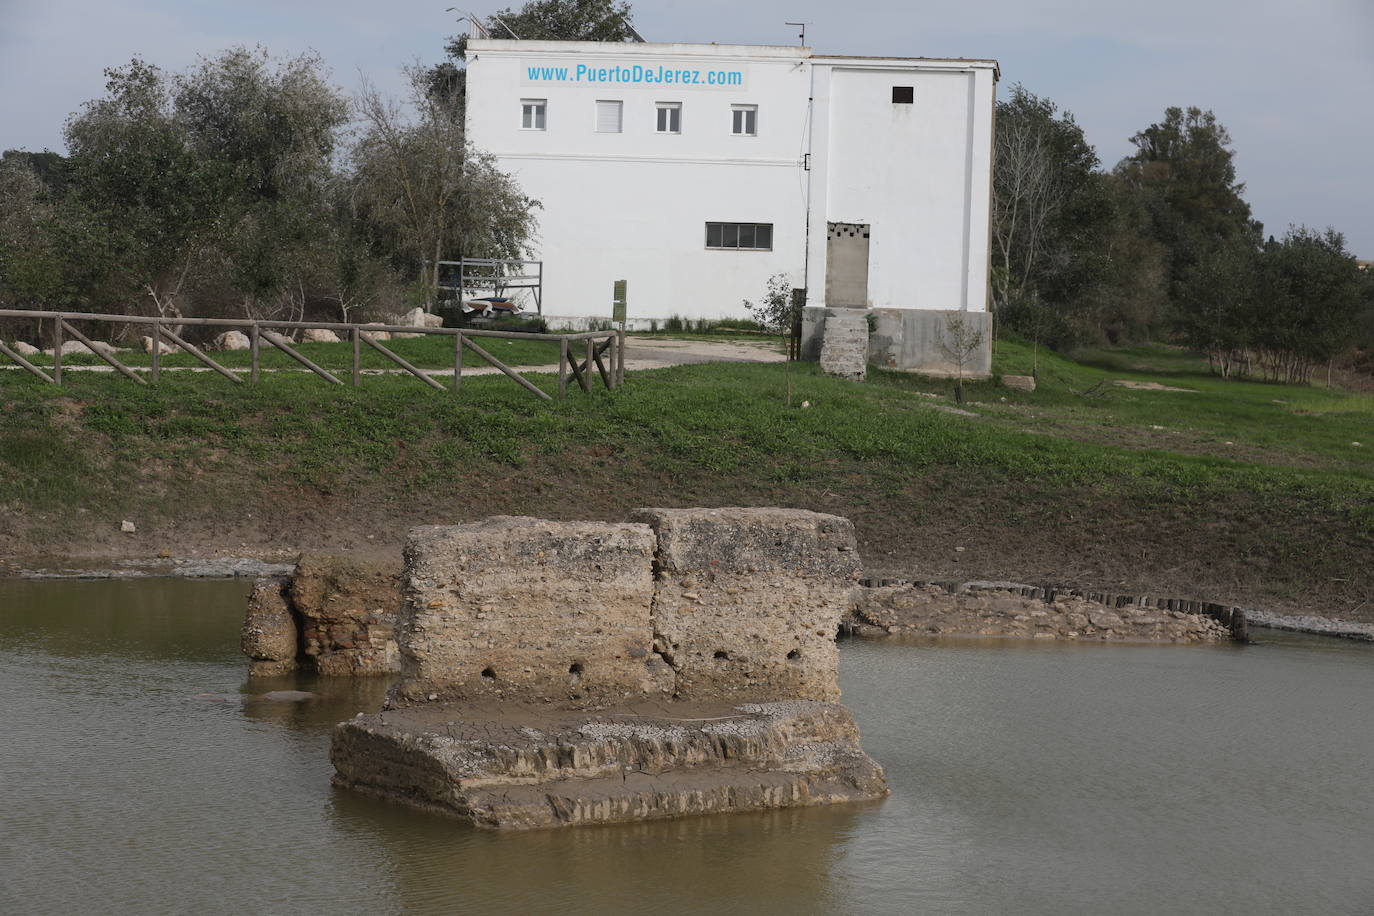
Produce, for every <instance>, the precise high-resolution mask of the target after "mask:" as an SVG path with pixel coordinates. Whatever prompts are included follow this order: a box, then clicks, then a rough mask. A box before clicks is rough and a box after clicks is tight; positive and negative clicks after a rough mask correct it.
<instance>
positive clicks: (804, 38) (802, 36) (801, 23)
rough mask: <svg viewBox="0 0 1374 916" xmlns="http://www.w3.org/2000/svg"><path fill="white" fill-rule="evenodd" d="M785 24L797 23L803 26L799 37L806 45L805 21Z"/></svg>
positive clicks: (803, 45) (796, 24) (786, 23)
mask: <svg viewBox="0 0 1374 916" xmlns="http://www.w3.org/2000/svg"><path fill="white" fill-rule="evenodd" d="M783 25H795V26H800V27H801V34H800V35H798V36H797V37H798V38H800V39H801V46H802V47H803V48H804V47H806V23H805V22H784V23H783Z"/></svg>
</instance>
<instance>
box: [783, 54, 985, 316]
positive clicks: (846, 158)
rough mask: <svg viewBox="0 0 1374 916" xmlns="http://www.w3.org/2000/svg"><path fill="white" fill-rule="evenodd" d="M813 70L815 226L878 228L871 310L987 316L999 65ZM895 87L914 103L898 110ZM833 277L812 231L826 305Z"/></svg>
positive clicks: (813, 276)
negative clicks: (909, 92)
mask: <svg viewBox="0 0 1374 916" xmlns="http://www.w3.org/2000/svg"><path fill="white" fill-rule="evenodd" d="M816 69H817V80H816V81H817V86H818V91H817V102H816V107H817V114H816V137H815V139H814V141H813V148H814V149H815V150H816V154H815V156H814V157H813V163H814V164H813V169H814V170H815V171H816V173H817V174H816V175H815V176H814V177H813V181H814V182H815V183H816V188H817V190H816V193H815V197H814V199H813V207H812V223H813V225H816V224H823V223H824V222H825V221H830V222H848V223H868V224H870V226H871V234H870V238H869V246H870V248H869V275H868V291H869V303H868V304H869V306H870V307H871V308H906V309H931V310H941V309H965V308H966V309H971V310H973V311H981V310H983V309H985V308H986V307H987V269H988V251H987V248H988V237H987V231H988V192H989V177H990V168H991V118H992V95H991V91H992V84H993V81H992V72H991V69H990V68H984V69H961V68H957V67H951V68H948V69H926V68H921V69H916V68H913V67H912V66H911V65H910V64H905V65H888V66H877V65H869V66H862V67H856V66H854V65H852V64H850V63H848V62H846V63H843V64H834V65H827V64H822V63H817V65H816ZM894 86H911V87H913V90H914V98H915V101H914V102H913V103H912V104H894V103H893V101H892V88H893V87H894ZM979 144H982V145H984V146H985V147H986V149H985V150H980V149H979ZM824 274H825V239H824V237H823V236H820V237H818V236H817V234H816V233H815V232H813V233H812V247H811V271H810V282H809V287H810V291H811V297H810V304H812V305H824V304H825V303H824V301H823V297H824V290H825V277H824Z"/></svg>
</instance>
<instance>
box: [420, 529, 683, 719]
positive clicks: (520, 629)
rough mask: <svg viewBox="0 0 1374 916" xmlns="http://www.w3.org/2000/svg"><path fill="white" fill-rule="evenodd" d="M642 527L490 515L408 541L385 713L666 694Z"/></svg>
mask: <svg viewBox="0 0 1374 916" xmlns="http://www.w3.org/2000/svg"><path fill="white" fill-rule="evenodd" d="M653 552H654V535H653V532H652V531H651V530H650V529H649V528H648V526H646V525H630V524H609V523H605V522H553V521H543V520H540V519H533V518H519V517H512V516H498V517H495V518H489V519H486V520H485V521H481V522H475V523H472V524H465V525H455V526H449V527H425V528H416V529H414V530H412V531H411V534H410V540H409V542H408V543H407V545H406V571H407V579H406V583H405V598H406V611H405V614H404V615H403V618H402V622H401V633H400V643H401V647H402V670H403V674H404V677H403V679H402V682H401V683H400V684H399V685H398V687H397V690H396V691H395V694H394V696H393V702H395V703H397V704H402V705H403V704H405V703H409V702H415V701H418V700H426V699H428V698H429V697H430V696H434V697H435V698H437V699H453V698H472V697H483V696H492V697H506V698H533V699H568V700H574V701H580V702H584V703H589V702H599V701H602V700H609V699H614V698H619V697H624V696H626V695H629V694H642V693H645V692H652V691H657V690H660V689H665V688H669V689H670V688H671V685H672V679H671V672H670V671H669V670H668V669H667V667H666V665H665V664H664V663H663V660H662V659H660V658H658V657H657V656H655V655H653V654H652V653H651V652H650V647H651V642H652V631H651V625H650V618H649V615H650V605H651V602H652V599H653V572H652V569H653V567H652V557H653Z"/></svg>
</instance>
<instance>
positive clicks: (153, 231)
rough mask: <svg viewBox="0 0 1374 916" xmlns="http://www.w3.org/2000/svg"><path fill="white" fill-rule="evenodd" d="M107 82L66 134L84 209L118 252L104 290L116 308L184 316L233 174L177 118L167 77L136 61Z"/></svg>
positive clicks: (111, 74) (71, 171) (116, 71)
mask: <svg viewBox="0 0 1374 916" xmlns="http://www.w3.org/2000/svg"><path fill="white" fill-rule="evenodd" d="M105 76H106V80H107V82H106V95H105V97H104V98H101V99H96V100H94V101H91V102H88V103H86V105H85V106H84V108H83V110H82V111H81V112H80V113H79V114H77V115H75V116H74V117H72V118H71V119H70V120H69V121H68V122H67V126H66V140H67V147H68V149H69V150H70V153H71V155H70V158H69V159H68V175H69V178H70V181H71V184H72V192H73V195H74V198H75V202H76V203H77V204H78V205H79V206H81V207H82V208H84V209H85V210H87V211H88V212H90V213H91V214H94V215H95V217H96V218H97V219H100V220H102V221H103V222H104V224H105V225H106V226H107V227H108V231H107V234H106V243H107V245H108V246H109V248H110V249H111V250H112V251H113V253H114V254H113V257H112V258H111V274H110V276H108V277H107V278H106V281H107V282H106V284H105V285H106V287H107V289H108V290H109V292H110V294H111V295H112V296H113V297H114V298H115V300H116V301H123V302H130V303H134V302H138V301H140V300H143V301H147V302H150V303H151V304H152V306H153V308H154V309H155V310H156V312H157V314H159V315H164V316H166V315H172V316H177V315H181V314H182V309H181V299H180V297H181V293H182V290H183V289H184V287H185V286H186V282H187V279H188V277H189V275H190V273H191V271H192V269H193V268H194V266H195V264H196V262H197V259H198V257H199V256H200V254H201V252H202V250H203V249H204V247H205V246H206V245H208V244H209V243H210V242H211V240H212V239H213V238H214V236H215V234H216V231H217V229H218V223H219V217H220V214H221V209H222V206H223V202H224V201H225V200H226V199H227V198H228V197H230V196H232V183H231V178H232V176H231V173H230V171H229V170H228V169H227V168H225V166H224V164H223V163H221V162H216V161H213V160H208V159H206V158H205V157H203V156H201V155H198V153H197V151H196V150H195V149H194V148H193V146H192V144H191V142H190V138H189V136H188V135H187V132H186V130H185V128H184V126H183V125H182V124H181V123H179V121H178V119H177V117H176V112H175V110H174V106H173V102H172V93H173V89H174V81H173V80H172V79H171V78H170V77H169V76H168V75H167V74H166V73H164V72H163V71H162V70H161V69H159V68H157V67H155V66H152V65H150V64H147V63H145V62H143V61H141V60H138V59H135V60H134V61H132V62H131V63H130V64H128V65H127V66H125V67H120V68H114V69H110V70H106V71H105ZM145 297H146V299H145Z"/></svg>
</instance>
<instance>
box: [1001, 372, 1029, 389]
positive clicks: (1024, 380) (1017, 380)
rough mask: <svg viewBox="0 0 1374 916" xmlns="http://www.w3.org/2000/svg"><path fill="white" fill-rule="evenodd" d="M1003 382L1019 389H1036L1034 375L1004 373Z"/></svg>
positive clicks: (1007, 385)
mask: <svg viewBox="0 0 1374 916" xmlns="http://www.w3.org/2000/svg"><path fill="white" fill-rule="evenodd" d="M1002 384H1003V385H1005V386H1006V387H1008V388H1014V389H1015V390H1017V391H1034V390H1035V376H1033V375H1004V376H1002Z"/></svg>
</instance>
